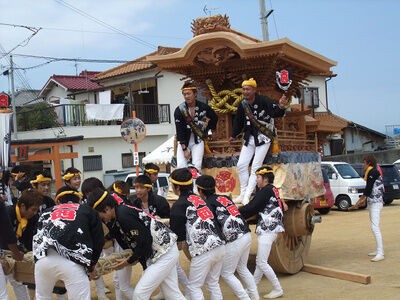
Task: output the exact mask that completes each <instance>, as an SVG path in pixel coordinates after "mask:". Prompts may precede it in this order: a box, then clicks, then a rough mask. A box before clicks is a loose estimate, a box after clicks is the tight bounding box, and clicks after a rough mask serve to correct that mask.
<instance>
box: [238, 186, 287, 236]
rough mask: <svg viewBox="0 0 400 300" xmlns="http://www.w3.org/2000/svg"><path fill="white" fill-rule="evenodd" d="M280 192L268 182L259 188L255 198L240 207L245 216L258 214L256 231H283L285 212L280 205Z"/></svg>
mask: <svg viewBox="0 0 400 300" xmlns="http://www.w3.org/2000/svg"><path fill="white" fill-rule="evenodd" d="M280 201H281V200H280V198H279V193H278V190H277V189H276V187H274V186H273V185H272V184H267V185H266V186H264V187H263V188H262V189H259V190H257V192H256V195H255V197H254V199H253V200H251V201H250V202H249V203H248V204H247V205H245V206H242V207H241V208H239V211H240V213H241V214H242V215H243V217H244V218H246V219H248V218H250V217H251V216H254V215H258V220H257V226H256V233H258V234H260V233H263V232H275V233H278V232H283V231H285V229H284V226H283V213H282V208H281V205H280Z"/></svg>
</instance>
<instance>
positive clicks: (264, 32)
mask: <svg viewBox="0 0 400 300" xmlns="http://www.w3.org/2000/svg"><path fill="white" fill-rule="evenodd" d="M259 2H260V19H261V28H262V35H263V40H264V41H269V36H268V23H267V18H266V14H267V12H266V10H265V0H260V1H259Z"/></svg>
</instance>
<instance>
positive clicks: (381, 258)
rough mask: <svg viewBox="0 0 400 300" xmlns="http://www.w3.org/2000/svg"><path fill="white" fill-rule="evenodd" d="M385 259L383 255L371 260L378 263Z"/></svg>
mask: <svg viewBox="0 0 400 300" xmlns="http://www.w3.org/2000/svg"><path fill="white" fill-rule="evenodd" d="M384 259H385V257H384V256H383V255H382V254H377V255H376V256H375V257H374V258H371V261H373V262H377V261H381V260H384Z"/></svg>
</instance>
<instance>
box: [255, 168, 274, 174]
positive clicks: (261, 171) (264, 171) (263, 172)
mask: <svg viewBox="0 0 400 300" xmlns="http://www.w3.org/2000/svg"><path fill="white" fill-rule="evenodd" d="M267 173H274V171H273V170H267V169H262V170H260V171H258V172H256V175H264V174H267Z"/></svg>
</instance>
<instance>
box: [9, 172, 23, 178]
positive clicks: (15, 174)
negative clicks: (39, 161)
mask: <svg viewBox="0 0 400 300" xmlns="http://www.w3.org/2000/svg"><path fill="white" fill-rule="evenodd" d="M18 174H22V175H25V172H19V173H11V175H12V176H14V177H15V176H17V175H18Z"/></svg>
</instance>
